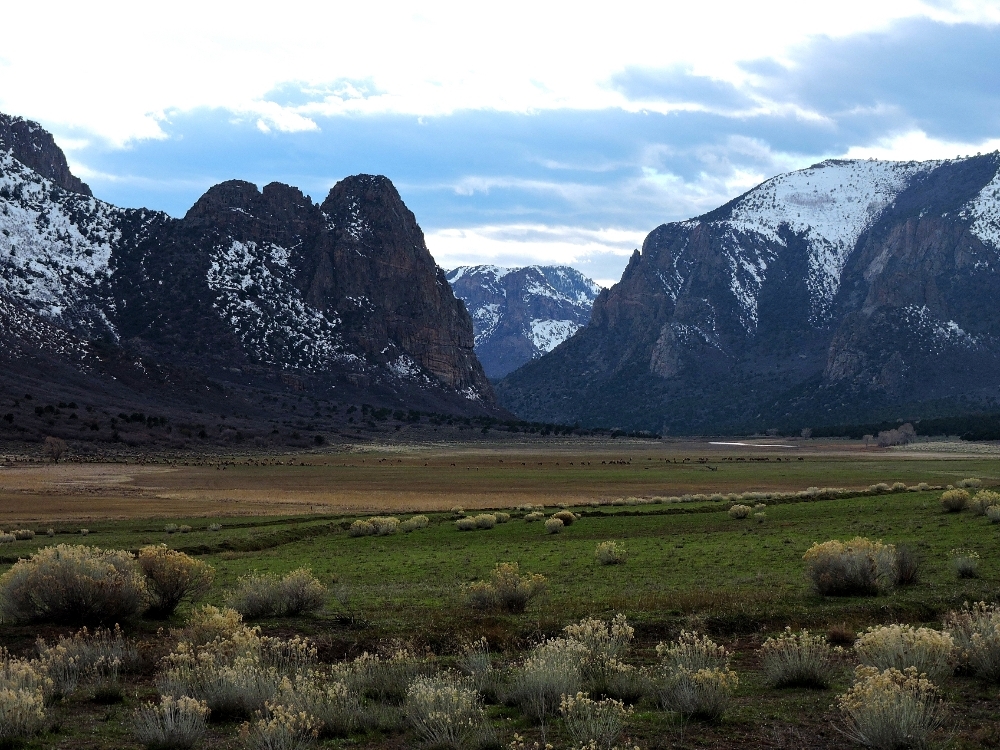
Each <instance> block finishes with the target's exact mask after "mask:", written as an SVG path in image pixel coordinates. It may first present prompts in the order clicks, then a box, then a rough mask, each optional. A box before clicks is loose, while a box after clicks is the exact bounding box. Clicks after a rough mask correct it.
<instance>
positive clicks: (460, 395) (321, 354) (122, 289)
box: [0, 118, 499, 421]
mask: <svg viewBox="0 0 1000 750" xmlns="http://www.w3.org/2000/svg"><path fill="white" fill-rule="evenodd" d="M10 120H11V118H7V120H6V121H10ZM29 125H30V124H29ZM25 128H28V129H27V130H26V129H25ZM8 131H9V132H16V133H17V134H18V136H17V137H18V138H19V139H20V140H19V141H18V143H19V144H20V145H19V146H18V149H20V152H24V151H27V152H28V153H30V154H35V155H36V156H37V155H38V154H46V153H47V152H48V150H49V149H50V148H54V149H56V151H57V152H58V148H57V147H56V146H55V144H54V142H52V139H51V136H49V135H48V134H47V133H44V131H38V130H32V129H31V128H29V127H28V125H25V124H24V122H23V121H19V122H15V123H14V126H12V127H9V128H8V130H7V131H0V132H8ZM39 132H40V133H42V134H43V135H38V133H39ZM25 133H26V134H27V135H29V136H32V137H35V136H37V137H36V140H35V142H34V143H31V142H27V141H25V138H26V137H27V136H25V135H24V134H25ZM58 156H59V157H60V158H61V152H59V153H58ZM39 158H40V157H39ZM43 161H44V164H43V166H44V165H48V166H46V167H45V168H46V169H49V172H50V173H53V170H55V173H58V168H59V165H60V164H61V165H63V166H65V159H62V160H61V161H60V159H59V158H56V157H54V156H52V155H51V154H49V156H47V157H46V159H45V160H43ZM36 163H41V162H37V159H36ZM52 165H55V166H52ZM68 174H69V173H68V170H67V171H66V174H64V175H62V177H61V179H62V182H64V183H67V184H70V185H73V184H75V183H73V179H75V178H72V175H69V177H67V176H66V175H68ZM70 178H72V179H70ZM81 184H82V183H81ZM0 303H2V306H0V335H2V337H3V339H4V340H5V341H6V342H7V344H8V346H7V348H6V350H5V353H4V354H5V355H6V357H7V358H8V359H10V361H11V365H10V368H8V372H10V371H12V370H18V371H19V372H20V371H24V373H25V374H26V376H30V377H38V378H41V379H43V380H44V379H45V378H46V377H47V376H46V375H45V372H46V371H49V372H53V373H54V372H55V371H56V370H60V369H61V370H65V371H72V372H74V373H76V374H75V375H73V377H72V378H69V379H75V380H80V378H83V380H86V379H87V378H88V377H94V378H100V377H102V376H103V375H108V376H110V375H111V374H112V372H113V373H114V379H115V380H117V381H119V382H120V381H121V380H123V379H125V380H128V379H131V380H132V381H134V383H133V385H134V388H135V389H136V390H138V391H142V392H144V393H146V395H147V396H148V397H149V398H151V399H152V400H154V401H155V400H156V398H157V397H158V396H157V395H156V393H155V391H156V389H157V388H158V387H160V386H164V384H166V383H170V382H173V383H176V382H179V381H184V382H191V383H194V382H199V380H200V379H204V378H206V377H210V378H214V379H216V380H218V379H220V378H224V379H226V380H227V381H232V382H234V383H236V384H241V387H252V386H251V384H257V385H258V386H259V385H260V384H262V383H271V386H269V387H272V388H273V387H277V388H278V390H280V389H281V388H282V387H284V386H287V385H289V384H291V386H292V387H293V388H294V389H295V390H297V391H299V392H310V393H312V394H313V395H314V397H324V398H328V399H329V398H336V399H339V400H343V399H347V398H351V399H356V400H357V401H358V402H359V403H360V402H361V401H362V400H364V401H365V402H367V403H370V404H373V405H378V404H383V405H386V406H391V407H393V408H399V407H414V408H423V409H428V410H430V409H432V410H434V411H441V412H448V413H462V414H464V413H473V414H477V413H484V414H485V413H499V412H498V411H497V409H496V408H495V407H494V406H493V400H494V399H493V392H492V389H491V386H490V383H489V381H488V380H487V379H486V376H485V374H484V373H483V370H482V367H481V366H480V364H479V361H478V360H477V359H476V356H475V352H474V349H473V344H474V339H473V331H472V322H471V320H470V318H469V315H468V313H467V312H466V310H465V307H464V306H463V304H462V303H461V301H459V300H458V299H456V298H455V296H454V295H453V294H452V292H451V289H450V287H449V286H448V283H447V281H446V280H445V278H444V273H443V271H441V269H439V268H438V267H437V266H436V265H435V263H434V261H433V258H432V257H431V255H430V253H429V252H428V251H427V248H426V246H425V244H424V238H423V233H422V232H421V231H420V228H419V226H418V225H417V222H416V219H415V217H414V216H413V214H412V213H411V212H410V211H409V210H408V209H407V208H406V206H405V205H404V204H403V202H402V200H401V199H400V197H399V194H398V193H397V192H396V190H395V188H394V187H393V186H392V183H391V182H390V181H389V180H388V179H386V178H384V177H372V176H369V175H359V176H357V177H351V178H347V179H345V180H343V181H342V182H340V183H338V184H337V185H336V186H334V188H333V189H332V190H331V191H330V194H329V196H328V197H327V199H326V200H325V201H324V203H323V205H322V206H319V205H316V204H314V203H313V202H312V201H311V200H310V199H309V198H308V197H307V196H305V195H303V194H302V193H301V192H300V191H299V190H298V189H296V188H294V187H290V186H288V185H282V184H280V183H271V184H270V185H267V186H265V187H264V189H263V190H258V189H257V187H256V186H255V185H253V184H251V183H248V182H243V181H239V180H232V181H229V182H224V183H222V184H220V185H216V186H215V187H213V188H211V189H210V190H209V191H208V192H207V193H205V195H203V196H202V197H201V198H200V199H199V200H198V201H197V202H196V203H195V205H194V206H192V207H191V209H190V210H189V211H188V213H187V215H186V216H185V217H184V218H183V219H180V220H177V219H173V218H171V217H169V216H167V215H165V214H162V213H159V212H155V211H148V210H144V209H139V210H126V209H119V208H116V207H114V206H111V205H109V204H106V203H103V202H102V201H99V200H96V199H94V198H92V197H90V196H89V195H83V194H81V193H80V192H79V191H72V190H69V189H67V188H65V187H62V186H60V185H57V184H56V183H55V181H54V180H53V179H51V178H49V177H46V176H44V175H42V174H40V173H39V172H37V171H36V170H34V169H33V168H31V167H29V166H28V165H27V164H25V163H23V162H21V161H20V160H19V159H18V158H17V156H16V155H15V153H14V151H13V150H8V151H0ZM15 360H16V363H15ZM43 360H44V364H43ZM32 362H33V363H34V364H31V363H32ZM111 363H114V366H113V367H112V364H111ZM25 368H28V370H31V368H35V370H36V372H35V374H34V375H30V374H29V373H28V371H27V370H25ZM39 368H40V369H41V370H42V371H41V372H38V371H37V370H38V369H39ZM67 368H68V370H67ZM59 377H60V378H61V379H63V380H66V379H67V377H66V375H65V373H64V375H62V376H59ZM144 384H145V385H144ZM2 386H3V383H2V382H0V390H3V389H2ZM164 387H166V386H164ZM144 389H145V390H144ZM150 394H151V395H150ZM163 395H164V394H160V396H163ZM175 395H176V394H175ZM164 397H165V396H164ZM352 421H353V420H352Z"/></svg>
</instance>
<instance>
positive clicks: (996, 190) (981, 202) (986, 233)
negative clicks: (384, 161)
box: [962, 171, 1000, 250]
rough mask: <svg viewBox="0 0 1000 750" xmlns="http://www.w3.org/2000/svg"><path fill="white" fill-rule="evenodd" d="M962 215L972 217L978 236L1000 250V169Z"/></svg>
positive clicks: (975, 232) (973, 229)
mask: <svg viewBox="0 0 1000 750" xmlns="http://www.w3.org/2000/svg"><path fill="white" fill-rule="evenodd" d="M962 215H963V216H964V217H967V218H969V219H972V226H971V230H972V233H973V234H974V235H976V237H978V238H979V239H980V240H981V241H982V242H983V243H985V244H987V245H992V246H993V247H994V248H995V249H997V250H1000V171H998V172H997V173H996V175H994V177H993V179H992V180H990V182H989V184H987V185H986V187H984V188H983V189H982V190H980V191H979V195H977V196H976V197H975V199H974V200H972V201H970V202H969V203H968V205H966V207H965V208H964V209H963V211H962Z"/></svg>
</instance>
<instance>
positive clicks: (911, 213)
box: [498, 153, 1000, 432]
mask: <svg viewBox="0 0 1000 750" xmlns="http://www.w3.org/2000/svg"><path fill="white" fill-rule="evenodd" d="M998 170H1000V154H996V153H994V154H987V155H983V156H977V157H971V158H966V159H956V160H950V161H935V162H906V163H900V162H880V161H872V160H869V161H827V162H823V163H821V164H817V165H815V166H814V167H811V168H809V169H806V170H802V171H800V172H795V173H791V174H786V175H781V176H778V177H775V178H774V179H772V180H769V181H767V182H765V183H763V184H762V185H760V186H759V187H757V188H754V189H753V190H751V191H750V192H748V193H746V194H745V195H743V196H740V197H739V198H737V199H735V200H733V201H732V202H730V203H728V204H726V205H725V206H722V207H721V208H719V209H716V210H715V211H712V212H710V213H708V214H705V215H704V216H701V217H698V218H696V219H692V220H690V221H684V222H677V223H673V224H665V225H662V226H660V227H657V228H656V229H655V230H653V231H652V232H651V233H650V234H649V236H648V237H647V238H646V240H645V242H644V243H643V247H642V252H641V253H640V252H638V251H637V252H636V253H635V255H634V256H633V257H632V259H631V261H630V263H629V265H628V267H627V269H626V271H625V273H624V275H623V277H622V280H621V282H620V283H618V284H616V285H615V286H614V287H613V288H612V289H610V290H608V291H605V292H602V293H601V295H600V296H599V297H598V299H597V301H596V302H595V305H594V310H593V315H592V318H591V322H590V324H589V325H588V327H587V328H586V329H584V330H583V331H581V332H580V333H579V334H578V335H577V336H575V337H574V338H573V339H571V340H570V341H568V342H567V343H566V344H565V345H564V346H563V347H560V348H559V349H557V350H556V351H555V352H553V353H552V355H550V356H548V357H545V358H543V359H541V360H538V361H537V362H533V363H532V364H530V365H528V366H526V367H525V368H523V369H522V370H520V371H518V372H516V373H514V374H512V375H511V376H509V377H508V378H507V379H506V380H504V381H503V382H502V383H500V384H499V386H498V393H499V397H500V399H501V402H502V403H503V404H504V405H506V406H507V407H508V408H510V409H512V410H513V411H515V412H516V413H518V414H520V415H522V416H524V417H528V418H534V419H546V420H553V421H562V422H573V421H577V420H579V421H581V422H584V423H591V424H593V423H602V424H606V425H614V426H623V427H632V428H644V429H655V430H661V429H662V430H667V431H671V432H721V431H731V430H738V431H754V430H763V429H767V428H771V427H777V428H782V429H790V428H794V427H795V426H796V425H798V426H800V427H805V426H815V425H820V424H830V423H834V422H838V421H851V420H859V419H867V420H871V419H872V418H876V417H877V418H880V419H882V418H885V419H896V418H913V417H917V416H921V415H923V416H935V415H939V414H944V413H955V412H959V411H969V410H972V409H976V408H995V406H996V405H997V403H998V402H997V399H998V397H1000V379H998V377H997V374H996V373H997V372H998V371H1000V369H998V368H1000V314H998V312H997V307H996V305H995V304H993V300H994V299H995V298H996V297H997V295H998V294H1000V174H998Z"/></svg>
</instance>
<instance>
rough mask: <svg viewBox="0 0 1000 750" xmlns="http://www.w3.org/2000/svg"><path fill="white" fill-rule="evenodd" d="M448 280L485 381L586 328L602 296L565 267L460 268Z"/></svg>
mask: <svg viewBox="0 0 1000 750" xmlns="http://www.w3.org/2000/svg"><path fill="white" fill-rule="evenodd" d="M447 278H448V282H449V283H450V284H451V288H452V289H453V290H454V292H455V296H457V297H458V298H459V299H461V300H462V301H464V302H465V306H466V307H467V308H468V310H469V313H470V314H471V315H472V325H473V328H474V330H475V335H476V354H477V355H478V356H479V361H480V362H482V363H483V369H484V370H485V371H486V374H487V375H488V376H489V377H490V378H501V377H503V376H504V375H506V374H507V373H509V372H512V371H513V370H516V369H517V368H518V367H520V366H521V365H523V364H524V363H526V362H530V361H531V360H532V359H537V358H538V357H541V356H542V355H543V354H547V353H548V352H551V351H552V350H553V349H555V348H556V347H557V346H559V344H561V343H562V342H563V341H565V340H566V339H568V338H569V337H570V336H572V335H573V334H574V333H576V332H577V331H578V330H579V329H580V328H582V327H583V326H585V325H587V321H588V320H590V308H591V307H592V306H593V304H594V300H595V299H596V298H597V294H598V293H599V292H600V291H601V288H600V287H599V286H598V285H597V284H595V283H594V282H593V281H591V280H590V279H588V278H587V277H586V276H584V275H583V274H581V273H580V272H579V271H577V270H576V269H575V268H570V267H569V266H526V267H524V268H500V267H498V266H489V265H484V266H460V267H458V268H456V269H454V270H452V271H449V272H448V274H447Z"/></svg>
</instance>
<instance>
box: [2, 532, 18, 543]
mask: <svg viewBox="0 0 1000 750" xmlns="http://www.w3.org/2000/svg"><path fill="white" fill-rule="evenodd" d="M16 541H17V537H16V536H14V535H13V534H4V533H3V532H0V544H13V543H14V542H16Z"/></svg>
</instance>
